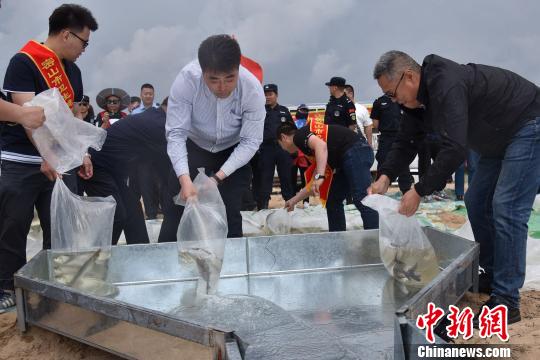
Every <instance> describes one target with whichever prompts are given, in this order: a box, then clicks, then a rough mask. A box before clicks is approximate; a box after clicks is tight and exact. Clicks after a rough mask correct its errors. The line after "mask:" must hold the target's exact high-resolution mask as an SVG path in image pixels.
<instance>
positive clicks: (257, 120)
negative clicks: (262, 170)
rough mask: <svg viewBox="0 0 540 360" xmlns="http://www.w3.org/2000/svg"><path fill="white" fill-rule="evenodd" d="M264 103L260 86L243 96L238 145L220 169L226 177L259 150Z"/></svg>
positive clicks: (264, 114)
mask: <svg viewBox="0 0 540 360" xmlns="http://www.w3.org/2000/svg"><path fill="white" fill-rule="evenodd" d="M265 102H266V99H265V97H264V92H263V88H262V86H260V85H259V86H253V87H252V88H251V89H250V90H249V91H248V93H247V94H245V95H244V99H243V106H242V107H243V112H242V127H241V129H240V143H239V144H238V146H237V147H236V149H234V151H233V152H232V154H231V155H230V156H229V158H228V159H227V161H226V162H225V163H224V164H223V166H222V167H221V170H222V171H223V172H224V173H225V174H226V175H227V176H229V175H231V174H232V173H233V172H235V171H236V170H237V169H239V168H240V167H242V166H244V165H245V164H247V163H248V162H249V161H250V160H251V158H252V157H253V156H254V155H255V152H256V151H257V150H258V149H259V146H260V145H261V142H262V138H263V131H264V118H265V117H266V109H265V107H264V104H265Z"/></svg>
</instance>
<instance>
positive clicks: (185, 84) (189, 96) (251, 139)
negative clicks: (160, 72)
mask: <svg viewBox="0 0 540 360" xmlns="http://www.w3.org/2000/svg"><path fill="white" fill-rule="evenodd" d="M265 102H266V99H265V97H264V92H263V88H262V85H261V83H260V82H259V81H258V80H257V78H256V77H255V76H254V75H253V74H251V73H250V72H249V71H248V70H247V69H245V68H244V67H242V66H240V70H239V76H238V84H237V85H236V89H234V91H233V92H232V93H231V95H230V96H229V97H228V98H226V99H220V98H217V97H216V96H215V95H214V94H213V93H212V92H211V91H210V89H209V88H208V86H207V85H206V83H205V82H204V79H203V76H202V70H201V66H200V65H199V61H198V60H194V61H192V62H191V63H189V64H188V65H186V66H185V67H184V68H183V69H182V70H181V71H180V73H179V74H178V76H177V77H176V79H175V81H174V83H173V85H172V87H171V92H170V96H169V103H168V106H167V122H166V125H165V131H166V136H167V153H168V154H169V157H170V159H171V162H172V165H173V168H174V171H175V172H176V175H177V176H181V175H184V174H189V167H188V157H187V149H186V140H187V139H188V138H189V139H190V140H191V141H193V142H194V143H195V144H197V145H198V146H199V147H201V148H203V149H205V150H207V151H210V152H213V153H216V152H219V151H222V150H225V149H228V148H230V147H231V146H234V145H236V144H238V146H237V147H236V148H235V149H234V151H233V152H232V154H231V155H230V156H229V158H228V159H227V161H225V163H224V164H223V166H222V167H221V170H222V171H223V172H224V173H225V174H226V175H227V176H229V175H231V174H232V173H233V172H234V171H235V170H237V169H238V168H240V167H242V166H244V165H245V164H247V163H248V162H249V161H250V160H251V158H252V157H253V155H255V152H256V151H257V149H259V145H260V144H261V142H262V137H263V129H264V118H265V116H266V109H265V107H264V105H265Z"/></svg>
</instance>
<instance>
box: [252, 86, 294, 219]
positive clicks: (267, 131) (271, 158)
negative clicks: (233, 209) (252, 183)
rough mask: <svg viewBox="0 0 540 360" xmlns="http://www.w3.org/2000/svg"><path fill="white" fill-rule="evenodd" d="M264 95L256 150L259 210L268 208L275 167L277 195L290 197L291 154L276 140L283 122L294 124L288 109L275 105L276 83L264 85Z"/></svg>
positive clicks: (286, 198) (276, 95) (287, 198)
mask: <svg viewBox="0 0 540 360" xmlns="http://www.w3.org/2000/svg"><path fill="white" fill-rule="evenodd" d="M264 95H265V97H266V118H265V119H264V134H263V142H262V144H261V146H260V149H259V151H260V153H259V172H260V185H259V186H260V187H259V194H258V195H257V208H258V209H259V210H261V209H268V202H269V201H270V194H271V193H272V183H273V181H274V170H275V168H276V166H277V172H278V176H279V182H280V185H281V195H282V196H283V198H284V199H285V201H287V200H289V199H290V198H292V197H293V196H294V193H293V191H292V188H291V168H292V159H291V155H290V154H289V153H288V152H286V151H285V150H283V149H282V148H281V147H280V146H279V144H278V142H277V139H276V131H277V128H278V126H279V125H280V124H282V123H286V122H289V123H291V124H294V120H293V119H292V116H291V113H290V112H289V110H288V109H287V108H286V107H285V106H281V105H279V104H278V103H277V98H278V87H277V85H276V84H266V85H264Z"/></svg>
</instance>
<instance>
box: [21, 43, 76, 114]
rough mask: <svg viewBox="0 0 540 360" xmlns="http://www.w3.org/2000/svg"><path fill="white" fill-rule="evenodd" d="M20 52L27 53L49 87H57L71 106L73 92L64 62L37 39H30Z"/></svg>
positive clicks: (73, 97) (73, 99)
mask: <svg viewBox="0 0 540 360" xmlns="http://www.w3.org/2000/svg"><path fill="white" fill-rule="evenodd" d="M20 52H22V53H23V54H25V55H27V56H28V57H29V58H30V59H31V60H32V61H33V62H34V64H36V67H37V68H38V70H39V72H40V74H41V76H43V79H45V82H46V83H47V85H48V86H49V88H51V89H52V88H57V89H58V91H60V94H62V96H63V97H64V100H65V101H66V104H68V106H69V108H70V109H71V108H73V102H74V101H75V92H74V91H73V87H72V86H71V83H70V82H69V78H68V76H67V74H66V71H65V69H64V64H62V61H60V59H59V58H58V56H57V55H56V54H55V53H54V51H52V50H51V49H49V48H48V47H46V46H45V45H43V44H40V43H38V42H37V41H34V40H30V41H29V42H28V43H27V44H26V45H24V46H23V48H22V49H21V51H20Z"/></svg>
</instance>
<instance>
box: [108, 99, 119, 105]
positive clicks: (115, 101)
mask: <svg viewBox="0 0 540 360" xmlns="http://www.w3.org/2000/svg"><path fill="white" fill-rule="evenodd" d="M117 104H120V100H107V105H117Z"/></svg>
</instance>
